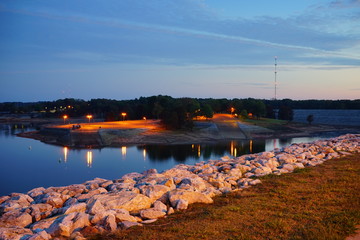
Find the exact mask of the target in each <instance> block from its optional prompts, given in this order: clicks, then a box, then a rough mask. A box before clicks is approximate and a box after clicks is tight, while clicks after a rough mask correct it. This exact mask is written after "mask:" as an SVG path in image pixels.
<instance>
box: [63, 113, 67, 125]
mask: <svg viewBox="0 0 360 240" xmlns="http://www.w3.org/2000/svg"><path fill="white" fill-rule="evenodd" d="M67 118H68V115H64V116H63V119H64V124H65V121H66V119H67Z"/></svg>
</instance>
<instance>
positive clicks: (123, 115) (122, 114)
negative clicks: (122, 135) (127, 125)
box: [121, 112, 127, 121]
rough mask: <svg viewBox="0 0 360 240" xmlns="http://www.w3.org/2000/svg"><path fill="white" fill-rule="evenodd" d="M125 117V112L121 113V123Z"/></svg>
mask: <svg viewBox="0 0 360 240" xmlns="http://www.w3.org/2000/svg"><path fill="white" fill-rule="evenodd" d="M126 115H127V114H126V113H125V112H123V113H121V116H122V117H123V121H125V117H126Z"/></svg>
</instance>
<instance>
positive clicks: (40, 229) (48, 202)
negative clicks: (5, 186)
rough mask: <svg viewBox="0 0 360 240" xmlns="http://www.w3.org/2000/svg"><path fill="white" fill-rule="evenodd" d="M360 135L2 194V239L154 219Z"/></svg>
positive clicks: (350, 147)
mask: <svg viewBox="0 0 360 240" xmlns="http://www.w3.org/2000/svg"><path fill="white" fill-rule="evenodd" d="M359 143H360V135H354V134H348V135H344V136H340V137H337V138H333V139H329V140H319V141H315V142H313V143H306V144H292V145H291V146H289V147H286V148H282V149H275V150H273V151H270V152H262V153H258V154H250V155H244V156H241V157H238V158H234V159H231V158H229V157H223V158H222V159H220V160H210V161H207V162H200V163H197V164H195V165H193V166H190V165H184V164H181V165H177V166H175V167H174V168H172V169H169V170H166V171H164V172H162V173H158V172H157V171H156V170H155V169H150V170H148V171H145V172H143V173H129V174H126V175H124V176H123V177H122V178H120V179H117V180H106V179H100V178H96V179H94V180H91V181H87V182H85V183H83V184H76V185H70V186H66V187H50V188H47V189H45V188H42V187H41V188H35V189H32V190H30V191H29V192H28V193H27V194H22V193H12V194H10V195H8V196H3V197H0V215H1V217H0V239H29V240H30V239H31V240H33V239H52V238H55V237H58V238H69V237H70V238H73V239H84V237H83V236H86V235H89V234H94V233H98V232H104V231H115V230H116V229H119V228H128V227H131V226H139V225H143V224H146V223H152V222H154V221H156V219H158V218H162V217H165V216H166V215H169V214H172V213H174V211H176V210H183V209H186V208H187V207H188V205H189V204H192V203H196V202H200V203H212V202H213V200H212V198H213V197H214V196H216V195H219V194H223V193H227V192H231V191H236V190H241V189H243V188H246V187H249V186H252V185H256V184H258V183H261V181H260V180H259V179H257V177H259V176H264V175H266V174H271V173H272V174H282V173H289V172H292V171H293V170H294V169H296V168H304V167H305V166H315V165H318V164H321V163H323V162H324V161H326V160H328V159H332V158H338V157H340V156H343V155H348V154H351V153H355V152H357V153H359V152H360V146H359Z"/></svg>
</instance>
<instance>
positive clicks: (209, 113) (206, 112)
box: [201, 104, 214, 119]
mask: <svg viewBox="0 0 360 240" xmlns="http://www.w3.org/2000/svg"><path fill="white" fill-rule="evenodd" d="M201 114H202V115H203V116H205V117H206V118H207V119H208V118H212V117H213V116H214V111H213V110H212V108H211V106H210V105H209V104H204V105H202V107H201Z"/></svg>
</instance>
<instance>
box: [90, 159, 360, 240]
mask: <svg viewBox="0 0 360 240" xmlns="http://www.w3.org/2000/svg"><path fill="white" fill-rule="evenodd" d="M359 179H360V154H357V155H353V156H350V157H344V158H341V159H336V160H330V161H327V162H325V163H324V164H322V165H319V166H317V167H312V168H306V169H303V170H299V171H296V172H294V173H292V174H286V175H282V176H275V175H269V176H266V177H264V178H262V181H263V184H260V185H257V186H256V187H252V188H249V189H246V190H243V191H240V192H236V193H231V194H228V195H224V196H219V197H217V198H215V203H214V204H211V205H204V204H194V205H190V208H189V209H188V210H186V211H183V212H177V213H175V214H173V215H170V216H169V217H168V218H166V219H160V220H158V221H157V222H155V223H153V224H150V225H147V226H145V227H135V228H130V229H128V230H125V231H119V232H117V233H113V234H105V235H99V236H95V237H94V238H93V239H345V237H346V236H348V235H350V234H351V233H352V232H354V231H355V226H356V225H357V224H360V181H359Z"/></svg>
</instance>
